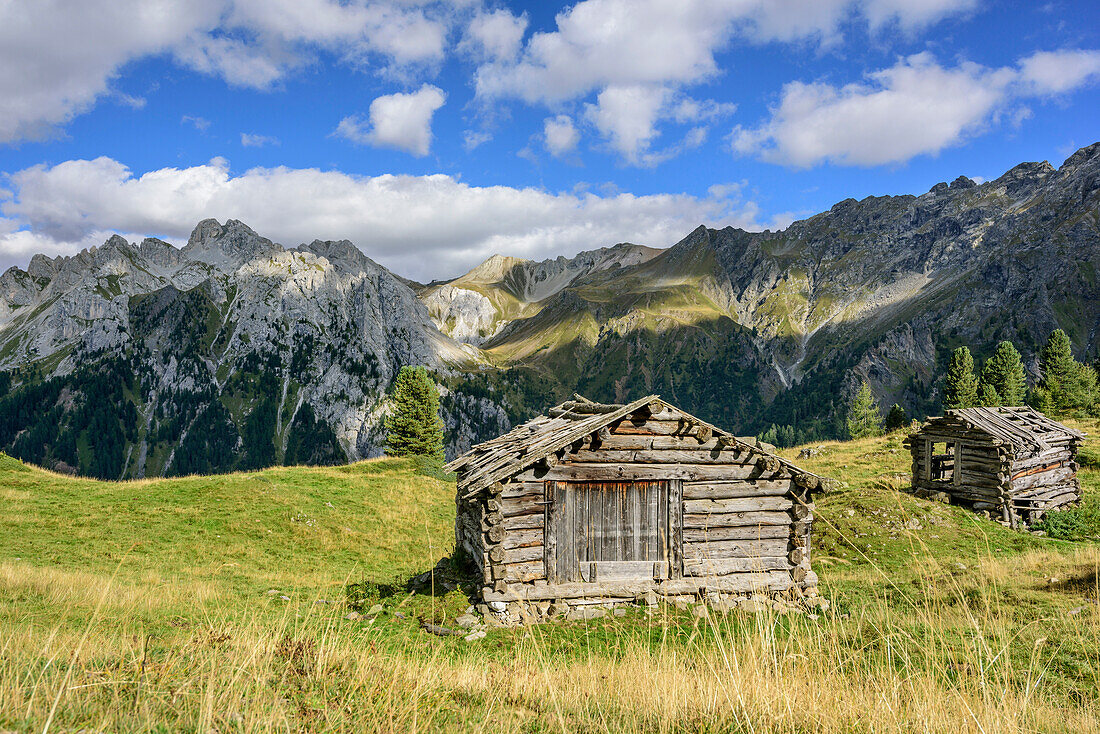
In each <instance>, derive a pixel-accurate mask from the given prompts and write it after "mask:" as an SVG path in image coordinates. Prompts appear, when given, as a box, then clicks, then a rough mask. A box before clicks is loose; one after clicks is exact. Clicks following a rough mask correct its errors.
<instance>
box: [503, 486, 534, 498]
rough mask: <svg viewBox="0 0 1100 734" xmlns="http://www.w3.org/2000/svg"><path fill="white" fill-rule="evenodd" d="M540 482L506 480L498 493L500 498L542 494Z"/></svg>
mask: <svg viewBox="0 0 1100 734" xmlns="http://www.w3.org/2000/svg"><path fill="white" fill-rule="evenodd" d="M542 492H543V488H542V482H508V483H507V484H505V485H504V490H503V491H502V492H501V493H500V497H501V499H516V498H518V497H526V496H527V495H531V494H534V495H538V496H540V497H541V496H542Z"/></svg>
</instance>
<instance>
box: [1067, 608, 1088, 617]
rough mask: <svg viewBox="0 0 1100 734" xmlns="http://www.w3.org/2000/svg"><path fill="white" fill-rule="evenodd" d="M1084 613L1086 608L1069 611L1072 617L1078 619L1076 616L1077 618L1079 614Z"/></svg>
mask: <svg viewBox="0 0 1100 734" xmlns="http://www.w3.org/2000/svg"><path fill="white" fill-rule="evenodd" d="M1083 611H1085V608H1084V607H1076V608H1074V609H1070V610H1069V615H1070V616H1071V617H1076V616H1077V615H1078V614H1080V613H1081V612H1083Z"/></svg>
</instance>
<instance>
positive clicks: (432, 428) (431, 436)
mask: <svg viewBox="0 0 1100 734" xmlns="http://www.w3.org/2000/svg"><path fill="white" fill-rule="evenodd" d="M393 402H394V410H393V413H391V414H390V415H388V416H387V417H386V453H388V454H389V455H390V456H431V457H437V458H441V457H442V456H443V421H442V420H441V419H440V417H439V392H438V391H437V390H436V387H435V383H433V382H432V379H431V377H429V376H428V371H427V370H426V369H424V368H423V367H402V368H401V372H399V373H398V375H397V387H396V389H395V390H394V395H393Z"/></svg>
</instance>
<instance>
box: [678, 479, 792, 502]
mask: <svg viewBox="0 0 1100 734" xmlns="http://www.w3.org/2000/svg"><path fill="white" fill-rule="evenodd" d="M790 491H791V481H790V480H789V479H756V480H744V479H741V480H735V481H732V482H717V481H712V482H684V499H685V500H702V499H715V500H720V499H733V498H735V497H764V496H782V495H785V494H787V493H788V492H790Z"/></svg>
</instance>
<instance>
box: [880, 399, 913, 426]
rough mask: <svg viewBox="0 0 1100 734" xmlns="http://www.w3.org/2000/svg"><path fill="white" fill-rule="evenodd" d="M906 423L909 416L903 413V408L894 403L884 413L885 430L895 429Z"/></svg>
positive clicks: (907, 423)
mask: <svg viewBox="0 0 1100 734" xmlns="http://www.w3.org/2000/svg"><path fill="white" fill-rule="evenodd" d="M907 425H909V416H908V415H906V414H905V408H903V407H901V406H900V405H898V404H897V403H894V407H892V408H890V412H889V413H887V414H886V425H885V427H886V432H887V433H890V432H892V431H897V430H900V429H902V428H905V427H906V426H907Z"/></svg>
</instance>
